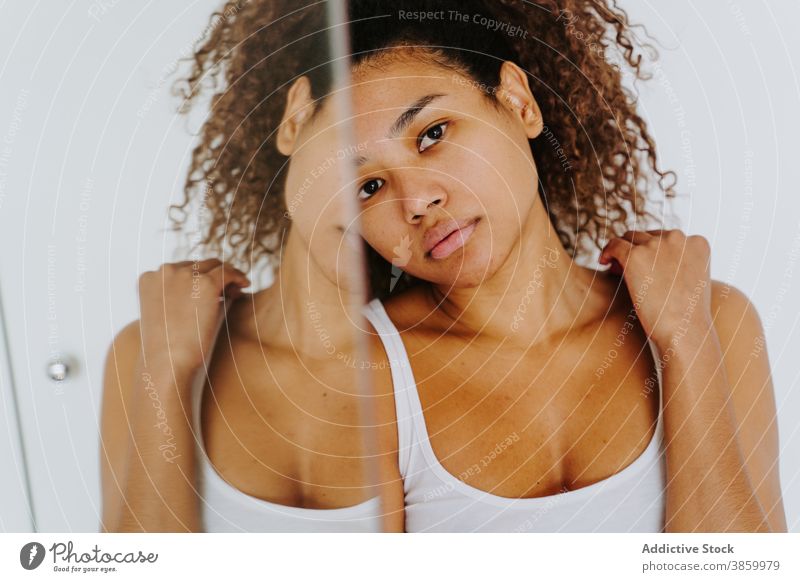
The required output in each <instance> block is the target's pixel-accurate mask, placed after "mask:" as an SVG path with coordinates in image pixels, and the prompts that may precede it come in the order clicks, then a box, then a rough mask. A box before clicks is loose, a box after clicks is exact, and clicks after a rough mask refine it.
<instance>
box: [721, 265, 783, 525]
mask: <svg viewBox="0 0 800 582" xmlns="http://www.w3.org/2000/svg"><path fill="white" fill-rule="evenodd" d="M711 315H712V317H713V322H714V329H715V331H716V332H717V337H718V339H719V342H720V347H721V350H722V359H723V365H724V367H725V372H726V375H727V378H728V383H729V385H730V387H731V395H732V402H733V409H734V415H735V417H736V421H737V424H738V425H739V444H740V448H741V451H742V455H743V458H744V460H745V464H746V466H747V469H748V473H749V475H750V478H751V480H752V483H753V485H754V487H755V489H756V493H757V495H758V497H759V501H760V502H761V504H762V506H763V507H764V510H765V511H766V512H767V515H768V519H769V522H770V526H771V527H772V529H773V531H786V518H785V515H784V511H783V502H782V496H781V489H780V478H779V458H778V452H779V450H780V446H779V443H778V425H777V413H776V407H775V394H774V389H773V385H772V374H771V370H770V365H769V358H768V356H767V343H766V338H765V334H764V328H763V325H762V323H761V317H760V316H759V314H758V311H757V310H756V307H755V305H753V302H752V301H751V300H750V298H749V297H748V296H747V295H746V294H745V293H744V292H743V291H741V290H740V289H737V288H736V287H734V286H732V285H729V284H726V283H723V282H720V281H713V280H712V282H711Z"/></svg>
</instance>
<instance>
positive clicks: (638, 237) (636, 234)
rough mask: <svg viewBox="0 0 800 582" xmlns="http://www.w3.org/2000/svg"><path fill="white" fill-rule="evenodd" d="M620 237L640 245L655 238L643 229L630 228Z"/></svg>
mask: <svg viewBox="0 0 800 582" xmlns="http://www.w3.org/2000/svg"><path fill="white" fill-rule="evenodd" d="M620 238H623V239H625V240H627V241H630V242H632V243H633V244H635V245H639V244H642V243H646V242H647V241H649V240H650V239H652V238H653V235H652V234H650V233H649V231H648V232H645V231H643V230H629V231H627V232H626V233H625V234H623V235H622V236H621V237H620Z"/></svg>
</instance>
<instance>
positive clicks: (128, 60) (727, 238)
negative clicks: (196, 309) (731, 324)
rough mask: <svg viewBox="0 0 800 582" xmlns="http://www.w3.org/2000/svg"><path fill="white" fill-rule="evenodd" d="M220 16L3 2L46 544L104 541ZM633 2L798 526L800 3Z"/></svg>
mask: <svg viewBox="0 0 800 582" xmlns="http://www.w3.org/2000/svg"><path fill="white" fill-rule="evenodd" d="M217 5H218V2H216V1H212V0H197V1H194V2H191V3H180V5H179V6H176V5H174V3H169V2H160V3H156V2H153V1H149V2H121V1H117V2H113V1H111V2H109V1H106V2H103V3H99V2H93V1H90V0H84V1H81V2H73V3H59V2H44V3H33V2H24V1H21V0H17V1H16V2H14V1H12V2H6V3H5V4H3V5H2V7H0V15H1V17H0V140H4V139H7V138H9V139H10V143H8V142H7V143H6V145H7V146H8V148H7V150H2V149H0V152H2V153H3V155H4V156H5V157H3V158H0V248H2V249H3V252H2V255H0V297H1V298H2V308H3V310H4V313H3V315H4V319H5V324H6V327H7V330H6V333H7V336H6V337H8V338H9V345H8V346H7V348H8V352H9V353H10V354H11V358H12V360H13V373H14V378H13V380H14V384H15V392H14V394H12V393H11V387H10V380H9V378H10V375H9V367H8V364H9V363H8V362H6V361H5V354H4V353H3V352H2V345H0V365H2V366H3V367H4V369H3V370H0V395H2V398H3V399H2V402H0V404H2V406H1V407H0V412H2V415H3V418H4V419H5V423H4V426H5V427H6V429H7V430H6V431H5V433H4V434H3V435H0V440H3V441H4V442H3V445H2V446H0V461H2V463H3V467H4V468H8V467H9V466H11V467H13V466H15V465H14V463H19V460H20V459H21V458H22V457H21V451H20V448H19V446H17V445H18V443H17V441H16V437H15V435H16V434H17V431H16V429H15V427H14V423H13V418H12V415H13V414H12V413H13V411H14V410H15V406H16V407H18V409H19V411H20V426H21V430H22V433H23V439H22V442H23V443H24V448H25V453H26V455H27V459H28V461H29V463H30V471H29V473H30V480H31V487H30V489H31V494H32V498H33V505H34V513H35V516H34V517H35V520H36V527H37V528H38V529H39V530H41V531H93V530H95V529H96V527H97V522H98V519H99V477H98V466H97V458H98V457H97V456H98V454H99V452H98V451H96V449H95V448H94V447H96V442H97V438H96V434H97V430H98V423H99V420H98V418H97V413H98V410H99V397H100V394H101V388H102V387H101V380H102V364H103V362H102V359H103V357H104V354H105V349H106V347H107V346H108V343H109V342H110V340H111V338H112V337H113V335H114V334H115V333H116V332H117V331H118V330H119V329H120V328H121V327H122V326H123V325H124V324H125V323H127V322H128V321H130V320H131V319H134V318H135V317H136V313H137V306H136V295H135V283H136V277H137V275H138V274H139V273H141V272H142V271H143V270H146V269H150V268H153V267H155V266H157V265H158V264H159V263H161V262H163V261H165V260H171V259H172V257H171V254H170V249H171V248H172V244H171V242H169V240H168V239H165V238H164V233H163V231H162V229H161V227H162V226H163V224H164V222H163V216H164V211H165V208H166V204H167V203H168V201H169V199H170V197H173V200H174V199H176V198H175V197H177V195H178V194H179V192H180V189H181V186H182V181H183V178H184V175H185V168H186V165H187V156H188V154H189V147H190V146H191V144H192V142H191V139H190V136H189V135H188V133H187V132H186V130H185V127H184V124H183V121H182V120H178V119H176V118H175V116H174V114H173V110H172V109H173V108H174V105H175V100H174V99H172V98H170V97H169V95H168V93H167V88H168V79H166V78H165V72H167V71H169V70H171V69H172V65H173V63H174V62H175V59H177V58H178V57H179V56H181V55H184V54H186V51H187V50H188V48H189V47H190V43H191V42H192V41H193V40H194V39H195V38H196V37H197V35H198V34H199V33H200V31H202V30H203V29H204V28H205V26H206V24H207V22H208V16H209V15H210V13H211V10H212V8H215V7H216V6H217ZM623 5H624V6H625V7H626V8H627V9H628V10H629V11H630V13H631V15H632V16H633V17H634V19H636V20H639V21H642V22H644V23H646V24H647V25H648V27H649V29H650V31H651V32H652V33H654V35H655V36H656V37H657V38H659V39H660V40H662V42H663V43H664V44H665V45H666V46H667V47H668V48H660V51H661V61H660V65H659V66H660V73H659V77H658V78H657V79H655V80H654V81H652V82H651V83H650V84H649V85H645V86H643V87H642V96H641V105H642V111H643V113H644V114H645V115H646V117H647V119H648V121H649V123H650V124H651V128H652V129H653V131H654V134H655V137H656V140H657V143H658V145H659V152H660V154H661V160H662V163H663V165H664V166H666V167H668V168H673V169H675V170H676V171H677V172H678V174H679V176H680V178H681V180H680V182H679V189H681V190H682V191H683V192H685V193H688V194H689V197H688V198H687V199H685V200H683V201H682V202H681V204H680V207H679V210H680V213H681V214H682V216H683V217H684V218H685V220H686V222H685V229H686V230H687V231H689V232H692V233H700V234H703V235H705V236H706V237H708V238H709V240H711V242H712V246H713V249H714V254H713V259H712V275H713V277H714V278H715V279H720V280H723V281H727V282H729V283H731V284H733V285H735V286H737V287H739V288H740V289H742V290H743V291H744V292H746V293H747V294H748V295H749V296H750V297H751V298H752V300H753V301H754V303H755V304H756V306H757V308H758V310H759V312H760V313H761V316H762V320H763V322H764V325H765V328H766V330H767V339H768V350H769V356H770V361H771V363H772V367H773V375H774V383H775V389H776V398H777V404H778V407H779V415H780V435H781V446H782V450H781V473H782V482H783V490H784V500H785V504H786V511H787V518H788V521H789V524H790V528H791V529H792V530H794V531H800V477H798V475H800V430H798V429H800V389H799V388H800V377H799V373H798V369H799V368H798V363H797V358H798V354H800V332H798V325H797V324H798V313H800V310H798V304H799V303H800V282H798V280H797V279H798V275H797V274H796V273H797V272H798V271H800V265H798V258H799V255H800V252H799V251H798V249H799V247H800V192H798V183H800V163H798V147H797V145H796V138H797V136H798V135H800V82H798V76H797V68H798V67H800V63H799V62H798V56H800V39H799V38H798V35H797V34H796V31H795V27H796V23H797V22H800V6H799V5H798V3H797V2H796V1H794V0H777V1H773V0H770V1H769V2H767V1H765V0H751V1H746V0H739V1H738V2H732V1H728V0H710V1H703V2H690V1H689V0H673V1H671V2H657V3H656V2H647V1H644V0H635V1H634V0H625V1H624V2H623ZM101 6H105V7H106V8H101ZM90 11H91V13H90ZM678 107H680V108H682V113H678V112H677V108H678ZM194 127H195V128H196V125H195V126H194ZM2 145H3V144H2V143H0V147H2ZM131 241H136V242H135V244H132V243H131ZM84 282H85V285H83V283H84ZM0 344H2V342H0ZM54 355H62V356H73V357H75V358H77V367H76V368H75V369H74V371H73V373H72V374H71V376H70V378H69V380H68V381H67V382H65V383H63V384H61V385H54V384H53V383H52V382H50V381H49V380H48V379H47V377H46V376H45V374H44V366H45V363H46V362H47V361H48V359H49V358H51V357H53V356H54ZM11 395H16V398H17V402H16V403H15V402H13V401H12V399H11ZM87 411H90V412H87ZM5 439H7V441H6V440H5ZM87 451H88V452H87ZM9 463H11V465H10V464H9ZM2 485H3V488H2V498H0V516H2V518H3V519H2V521H0V530H12V531H13V530H24V529H26V528H27V527H28V526H27V525H26V524H27V523H28V521H29V518H30V516H28V514H27V512H26V511H24V509H20V505H19V504H20V502H24V498H25V493H26V483H25V475H22V474H21V473H19V471H17V473H16V475H12V476H11V477H9V472H8V471H7V470H4V471H3V475H2Z"/></svg>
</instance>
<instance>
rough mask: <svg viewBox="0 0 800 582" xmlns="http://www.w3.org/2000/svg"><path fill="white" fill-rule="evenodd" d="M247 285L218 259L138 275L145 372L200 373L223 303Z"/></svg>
mask: <svg viewBox="0 0 800 582" xmlns="http://www.w3.org/2000/svg"><path fill="white" fill-rule="evenodd" d="M249 285H250V280H249V279H248V278H247V276H246V275H245V274H244V273H243V272H242V271H240V270H238V269H235V268H234V267H233V266H231V265H230V264H229V263H227V262H225V263H224V262H222V261H220V260H218V259H207V260H204V261H197V262H195V261H182V262H179V263H164V264H163V265H161V267H159V268H158V270H156V271H147V272H145V273H142V275H141V276H140V277H139V308H140V310H141V319H140V328H141V334H142V348H143V350H144V357H145V362H146V364H147V367H148V368H152V367H154V366H166V367H168V368H169V369H171V370H173V372H175V371H179V372H185V373H192V372H194V371H195V370H197V369H199V368H200V366H202V365H203V363H204V362H205V361H206V357H207V356H208V355H209V354H208V351H209V349H210V348H211V343H212V341H213V340H214V334H215V332H216V330H217V324H218V323H219V317H220V315H221V313H222V310H223V309H224V308H225V307H224V306H225V302H224V301H223V299H227V298H233V299H236V298H238V297H239V296H240V295H241V293H242V291H241V290H242V288H244V287H248V286H249ZM229 286H231V287H230V288H228V287H229ZM226 288H228V290H227V291H226Z"/></svg>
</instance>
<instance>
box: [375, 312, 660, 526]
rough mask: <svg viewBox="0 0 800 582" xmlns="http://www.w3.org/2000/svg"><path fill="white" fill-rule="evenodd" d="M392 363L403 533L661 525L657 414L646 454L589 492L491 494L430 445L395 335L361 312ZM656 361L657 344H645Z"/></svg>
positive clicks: (382, 316)
mask: <svg viewBox="0 0 800 582" xmlns="http://www.w3.org/2000/svg"><path fill="white" fill-rule="evenodd" d="M365 316H366V317H367V319H368V320H369V321H370V323H371V324H372V325H373V327H375V330H376V331H377V332H378V334H379V336H380V338H381V341H382V342H383V345H384V348H385V350H386V355H387V357H388V358H389V362H390V363H391V370H392V381H393V384H394V396H395V410H396V414H397V438H398V447H399V448H398V455H399V465H400V466H399V469H400V474H401V476H402V477H403V483H404V485H403V487H404V491H405V524H406V527H405V529H406V531H407V532H660V531H662V530H663V527H664V521H665V496H664V490H665V486H666V463H665V457H664V444H663V426H662V424H663V423H662V413H661V404H660V403H661V384H662V378H661V369H660V367H659V366H658V365H657V366H656V369H657V374H658V385H659V390H658V397H659V414H658V421H657V422H656V429H655V431H654V435H653V437H652V439H651V441H650V444H649V445H648V446H647V448H646V449H645V451H644V452H643V453H642V454H641V455H640V456H639V457H638V458H637V459H636V460H634V461H633V463H631V464H630V465H628V466H627V467H625V468H624V469H623V470H622V471H620V472H619V473H616V474H614V475H612V476H611V477H608V478H607V479H603V480H601V481H598V482H596V483H593V484H591V485H588V486H586V487H582V488H580V489H575V490H571V491H566V492H562V493H557V494H554V495H546V496H543V497H533V498H509V497H500V496H498V495H493V494H491V493H488V492H486V491H483V490H481V489H477V488H475V487H473V486H471V485H468V484H467V483H465V482H464V481H461V480H460V479H458V478H456V477H455V476H454V475H452V474H451V473H450V472H448V471H447V470H446V469H445V468H444V467H443V466H442V465H441V463H439V461H438V459H437V458H436V455H435V454H434V451H433V448H432V447H431V444H430V441H429V438H428V430H427V428H426V425H425V417H424V415H423V411H422V405H421V402H420V398H419V394H418V392H417V385H416V382H415V380H414V375H413V372H412V369H411V363H410V361H409V358H408V354H407V352H406V349H405V346H404V344H403V341H402V339H401V337H400V334H399V332H398V330H397V328H396V327H395V325H394V324H393V323H392V321H391V319H389V316H388V314H387V313H386V310H385V309H384V307H383V304H382V303H381V302H380V301H379V300H378V299H375V300H373V301H371V302H370V303H369V305H367V307H366V308H365ZM648 343H649V344H650V347H651V349H652V351H653V355H654V357H655V361H656V362H657V363H658V362H659V359H658V354H657V349H656V346H655V345H654V344H653V343H652V341H651V340H649V339H648Z"/></svg>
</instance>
